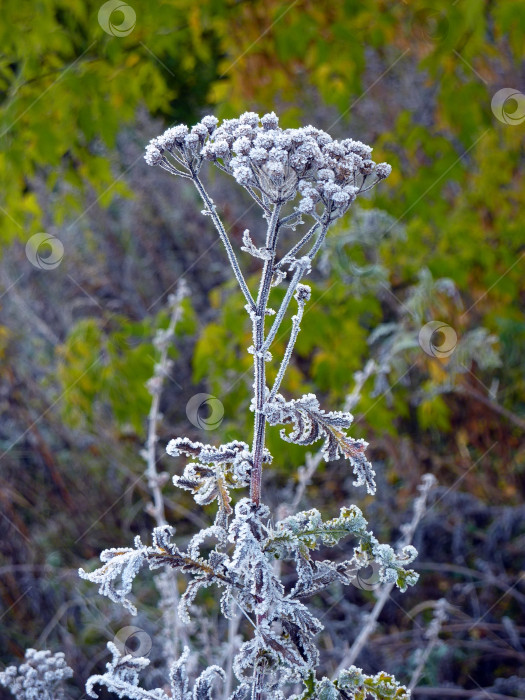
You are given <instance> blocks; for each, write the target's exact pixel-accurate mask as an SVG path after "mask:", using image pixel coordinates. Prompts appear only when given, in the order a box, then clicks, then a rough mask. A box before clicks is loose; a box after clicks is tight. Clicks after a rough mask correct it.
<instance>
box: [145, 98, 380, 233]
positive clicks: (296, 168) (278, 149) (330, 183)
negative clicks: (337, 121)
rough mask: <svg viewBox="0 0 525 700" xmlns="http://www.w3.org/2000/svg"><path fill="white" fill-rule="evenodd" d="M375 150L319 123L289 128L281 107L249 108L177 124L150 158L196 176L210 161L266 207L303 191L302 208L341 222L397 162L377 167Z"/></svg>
mask: <svg viewBox="0 0 525 700" xmlns="http://www.w3.org/2000/svg"><path fill="white" fill-rule="evenodd" d="M371 155H372V148H371V147H370V146H367V145H366V144H364V143H362V142H361V141H354V140H353V139H343V140H342V141H337V140H335V139H333V138H332V137H331V136H330V135H329V134H327V133H326V131H323V130H321V129H317V128H316V127H313V126H305V127H301V128H299V129H282V128H281V127H280V126H279V119H278V117H277V116H276V115H275V113H274V112H271V113H269V114H265V115H263V116H262V117H259V115H258V114H256V113H255V112H245V113H244V114H242V115H241V116H240V117H239V118H238V119H225V120H224V121H223V122H222V124H221V125H220V126H218V121H217V119H216V118H215V117H211V116H207V117H204V118H203V119H202V121H201V122H199V123H198V124H196V125H195V126H193V127H192V128H191V130H190V129H188V127H187V126H185V125H179V126H176V127H173V128H170V129H168V130H167V131H165V132H164V134H162V136H159V137H157V138H154V139H153V140H152V141H151V142H150V144H149V145H148V147H147V149H146V155H145V159H146V162H147V163H148V164H149V165H160V166H162V167H164V168H165V169H167V170H169V171H170V172H172V173H175V174H180V175H183V176H186V177H187V176H190V177H192V176H194V175H196V174H197V173H198V172H199V170H200V167H201V165H202V163H203V161H204V160H205V159H206V160H209V161H211V162H213V163H215V165H217V166H218V167H219V168H220V169H221V170H224V171H226V172H228V173H229V174H231V175H233V177H234V178H235V180H236V181H237V182H238V183H239V184H240V185H242V186H243V187H245V188H246V189H248V190H256V191H257V192H259V193H260V195H261V197H262V201H263V203H264V204H265V205H268V204H270V203H271V204H282V203H284V202H287V201H291V200H293V199H295V197H296V195H297V194H298V193H299V194H300V200H299V206H298V211H300V212H301V213H304V214H311V215H312V216H318V215H319V214H320V213H321V212H322V211H323V207H324V209H325V210H326V211H327V212H328V216H329V220H331V221H333V220H335V219H337V218H339V217H340V216H342V215H343V214H344V213H345V212H346V211H347V210H348V208H349V207H350V205H351V204H352V202H353V201H354V200H355V198H356V196H357V195H358V194H359V193H361V192H363V191H366V190H368V189H370V188H371V187H373V186H374V185H375V184H377V182H379V181H380V180H384V179H385V178H386V177H388V175H389V174H390V172H391V170H392V168H391V167H390V165H388V163H378V164H376V163H375V162H374V161H373V160H372V159H371ZM180 166H182V167H183V168H184V171H180V170H179V169H178V168H179V167H180Z"/></svg>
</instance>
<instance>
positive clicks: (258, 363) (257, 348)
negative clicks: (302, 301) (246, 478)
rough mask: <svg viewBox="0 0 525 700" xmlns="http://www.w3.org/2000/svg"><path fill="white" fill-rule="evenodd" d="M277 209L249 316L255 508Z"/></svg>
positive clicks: (258, 492)
mask: <svg viewBox="0 0 525 700" xmlns="http://www.w3.org/2000/svg"><path fill="white" fill-rule="evenodd" d="M281 206H282V205H280V204H276V205H275V206H274V208H273V211H272V215H271V217H270V221H269V223H268V232H267V235H266V248H267V249H268V250H269V252H270V257H269V259H268V260H265V261H264V267H263V273H262V277H261V283H260V286H259V293H258V295H257V303H256V306H255V312H254V314H253V316H252V324H253V366H254V392H255V395H254V398H255V420H254V431H253V451H252V458H253V466H252V476H251V483H250V498H251V499H252V501H253V502H254V503H256V504H257V505H259V503H260V502H261V478H262V462H263V455H264V436H265V427H266V426H265V423H266V417H265V415H264V412H263V410H264V409H263V407H264V400H265V389H266V371H265V352H264V351H263V346H264V320H265V317H266V307H267V305H268V297H269V296H270V288H271V283H272V276H273V272H274V262H275V246H276V243H277V233H278V230H279V213H280V211H281Z"/></svg>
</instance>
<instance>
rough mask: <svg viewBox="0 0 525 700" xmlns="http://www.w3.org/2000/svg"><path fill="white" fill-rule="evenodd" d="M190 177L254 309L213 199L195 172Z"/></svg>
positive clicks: (253, 307)
mask: <svg viewBox="0 0 525 700" xmlns="http://www.w3.org/2000/svg"><path fill="white" fill-rule="evenodd" d="M192 179H193V182H194V183H195V187H196V188H197V190H198V192H199V194H200V196H201V199H202V201H203V202H204V204H205V205H206V208H207V210H208V212H209V214H210V216H211V218H212V221H213V223H214V224H215V228H216V229H217V232H218V234H219V236H220V239H221V241H222V242H223V245H224V247H225V248H226V253H227V255H228V260H229V261H230V264H231V266H232V269H233V272H234V274H235V277H236V278H237V282H238V283H239V286H240V288H241V291H242V293H243V294H244V297H245V299H246V301H247V302H248V306H249V307H250V308H251V309H253V310H254V309H255V302H254V301H253V297H252V295H251V293H250V290H249V289H248V285H247V284H246V280H245V279H244V276H243V274H242V272H241V268H240V267H239V263H238V262H237V258H236V256H235V252H234V250H233V248H232V245H231V243H230V239H229V238H228V234H227V233H226V229H225V228H224V226H223V224H222V221H221V220H220V218H219V217H218V216H217V212H216V210H215V205H214V203H213V200H212V199H211V198H210V197H209V195H208V193H207V192H206V190H205V189H204V185H203V184H202V182H201V181H200V180H199V177H198V176H197V175H196V174H195V173H193V177H192Z"/></svg>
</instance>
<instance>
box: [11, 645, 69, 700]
mask: <svg viewBox="0 0 525 700" xmlns="http://www.w3.org/2000/svg"><path fill="white" fill-rule="evenodd" d="M72 675H73V671H72V670H71V668H69V666H68V665H67V663H66V660H65V658H64V654H63V653H62V652H58V653H56V654H52V653H51V652H50V651H48V650H45V651H37V650H36V649H27V650H26V652H25V655H24V663H22V664H20V666H19V667H18V668H17V667H16V666H8V667H7V668H6V669H5V671H2V672H0V685H1V686H3V687H4V688H7V689H8V690H9V691H10V692H11V693H12V694H13V695H14V696H15V698H16V699H17V700H62V699H63V698H65V697H66V695H65V691H64V687H63V683H64V681H66V680H67V679H68V678H71V676H72Z"/></svg>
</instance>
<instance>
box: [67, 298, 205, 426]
mask: <svg viewBox="0 0 525 700" xmlns="http://www.w3.org/2000/svg"><path fill="white" fill-rule="evenodd" d="M183 307H184V314H183V319H182V320H181V322H180V323H179V324H178V326H177V329H176V334H177V336H178V337H180V336H181V335H185V334H189V333H191V332H192V331H193V327H194V319H193V315H192V313H191V308H190V306H189V302H188V300H187V299H186V300H184V301H183ZM167 323H168V318H167V315H166V312H165V311H162V312H160V313H159V314H158V315H157V317H152V318H146V319H144V320H143V321H130V320H129V319H127V318H125V317H123V316H112V317H111V319H110V320H109V321H108V322H106V323H104V322H103V321H101V320H99V319H96V318H87V319H82V320H81V321H78V322H77V323H76V324H75V325H74V326H73V327H72V328H71V330H70V332H69V334H68V337H67V338H66V340H65V342H64V344H63V345H62V346H60V347H59V348H58V349H57V353H58V358H59V363H58V366H57V370H56V376H57V379H58V380H59V383H60V389H59V390H60V395H61V397H62V402H61V408H62V415H63V418H64V421H65V422H66V423H67V424H68V425H70V426H72V427H75V428H80V427H82V428H84V429H86V428H91V429H94V428H96V426H97V425H103V424H104V423H107V422H108V421H111V420H114V421H115V423H116V425H117V426H118V427H119V428H120V429H121V430H123V431H128V430H130V429H131V430H132V431H133V432H134V433H136V434H137V435H139V436H143V435H144V430H145V416H147V415H148V411H149V406H150V404H151V396H150V394H149V392H148V390H147V388H146V382H147V381H148V380H149V379H150V378H151V377H152V375H153V365H154V362H155V351H154V348H153V343H152V338H153V335H154V334H155V330H156V329H157V328H164V327H166V326H167ZM170 354H171V355H172V356H175V355H176V350H175V349H173V350H171V351H170Z"/></svg>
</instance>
